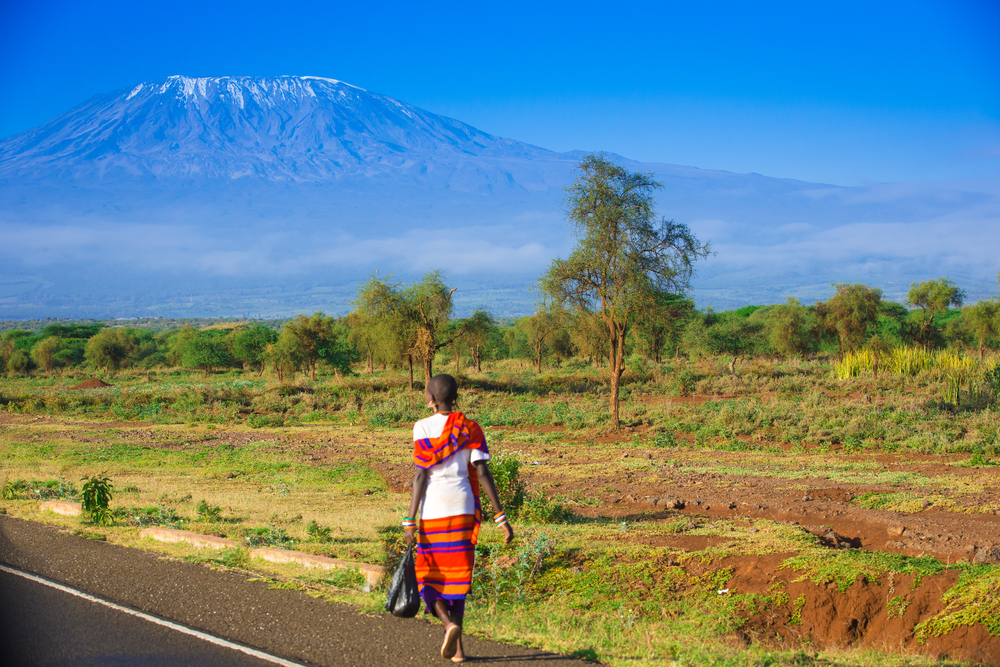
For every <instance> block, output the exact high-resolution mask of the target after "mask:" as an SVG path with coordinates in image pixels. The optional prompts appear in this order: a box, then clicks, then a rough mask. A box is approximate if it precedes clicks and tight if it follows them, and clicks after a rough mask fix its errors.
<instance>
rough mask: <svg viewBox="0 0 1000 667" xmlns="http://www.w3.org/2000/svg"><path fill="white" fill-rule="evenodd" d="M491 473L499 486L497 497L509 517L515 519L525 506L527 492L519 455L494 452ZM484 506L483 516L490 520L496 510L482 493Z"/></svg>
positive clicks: (491, 460) (500, 451)
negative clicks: (522, 477)
mask: <svg viewBox="0 0 1000 667" xmlns="http://www.w3.org/2000/svg"><path fill="white" fill-rule="evenodd" d="M489 465H490V472H491V473H492V474H493V481H494V482H495V483H496V486H497V495H498V496H500V503H501V504H502V505H503V509H504V512H506V513H507V516H508V517H510V518H512V519H513V518H514V517H516V516H517V515H518V513H519V512H520V511H521V507H522V506H523V505H524V500H525V495H526V490H525V484H524V480H522V479H521V459H519V458H518V456H517V454H509V453H507V452H504V451H502V450H499V449H497V450H494V451H493V453H492V458H491V459H490V464H489ZM480 498H481V499H482V505H483V516H484V517H487V518H490V517H492V516H493V515H494V514H495V513H496V510H495V509H493V506H492V504H491V503H490V500H489V498H487V497H486V494H485V493H480Z"/></svg>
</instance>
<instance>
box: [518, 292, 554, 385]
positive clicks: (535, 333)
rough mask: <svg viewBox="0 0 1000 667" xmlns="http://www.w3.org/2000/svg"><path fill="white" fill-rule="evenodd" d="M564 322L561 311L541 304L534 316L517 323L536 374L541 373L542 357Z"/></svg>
mask: <svg viewBox="0 0 1000 667" xmlns="http://www.w3.org/2000/svg"><path fill="white" fill-rule="evenodd" d="M564 320H565V318H564V317H563V311H562V309H560V308H558V307H549V306H548V305H546V304H541V305H539V306H538V307H537V308H536V310H535V314H534V315H530V316H528V317H524V318H521V321H520V322H518V323H517V326H518V328H520V329H521V331H523V332H524V336H525V339H526V340H527V342H528V345H529V346H530V347H531V356H532V358H533V359H534V361H535V372H536V373H541V372H542V356H543V355H544V354H545V350H546V349H548V347H549V346H550V343H551V341H552V339H553V338H554V337H555V335H556V333H557V332H558V331H559V330H560V329H561V328H562V327H563V322H564Z"/></svg>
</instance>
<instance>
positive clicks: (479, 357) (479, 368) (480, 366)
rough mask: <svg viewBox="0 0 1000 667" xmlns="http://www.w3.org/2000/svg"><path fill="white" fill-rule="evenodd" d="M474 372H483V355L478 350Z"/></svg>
mask: <svg viewBox="0 0 1000 667" xmlns="http://www.w3.org/2000/svg"><path fill="white" fill-rule="evenodd" d="M476 372H477V373H482V372H483V355H482V353H481V352H479V351H478V350H477V351H476Z"/></svg>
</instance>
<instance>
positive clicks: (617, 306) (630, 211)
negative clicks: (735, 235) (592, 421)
mask: <svg viewBox="0 0 1000 667" xmlns="http://www.w3.org/2000/svg"><path fill="white" fill-rule="evenodd" d="M578 171H579V176H578V177H577V179H576V181H575V182H574V183H573V185H571V186H570V187H569V188H568V189H567V194H566V200H565V205H566V210H567V217H568V218H569V220H570V223H571V225H572V226H573V228H574V231H575V232H576V235H577V237H578V239H579V240H578V242H577V245H576V247H575V248H574V249H573V252H572V253H571V254H570V256H569V258H568V259H557V260H554V261H553V262H552V266H551V268H550V269H549V271H548V273H546V274H545V275H544V276H543V277H542V279H541V287H542V289H543V291H544V292H546V293H547V294H549V295H550V296H552V297H553V299H554V300H555V301H556V303H559V304H562V303H565V302H569V303H571V304H573V305H574V306H576V307H577V308H580V309H584V310H589V311H592V312H595V313H597V314H598V315H599V316H600V318H601V320H602V321H603V322H604V325H605V327H606V329H607V337H608V352H609V355H608V356H609V358H608V375H609V380H610V385H611V397H610V403H611V405H610V407H611V415H612V420H613V421H614V424H615V426H616V427H617V426H619V425H620V418H619V393H620V391H619V390H620V385H621V377H622V373H623V372H624V370H625V339H626V336H627V335H628V331H629V328H630V327H631V326H632V325H633V324H634V323H635V320H636V318H637V317H638V315H639V313H640V312H641V311H642V310H643V309H644V308H647V307H649V305H650V304H651V303H652V302H653V301H654V299H655V298H656V295H658V294H661V293H663V292H673V293H684V292H687V291H688V290H689V289H690V281H691V276H692V275H693V273H694V262H695V261H696V260H698V259H701V258H703V257H707V256H708V255H709V247H708V244H702V243H701V242H699V241H698V239H697V238H696V237H695V235H694V234H693V233H692V232H691V230H690V229H688V227H687V225H685V224H681V223H677V222H674V221H673V220H666V219H660V220H657V219H656V215H655V212H654V201H653V192H654V191H655V190H657V189H658V188H662V187H663V186H662V185H661V184H660V183H657V182H656V181H654V180H653V178H652V175H651V174H646V173H639V172H630V171H628V170H627V169H625V168H624V167H621V166H620V165H617V164H615V163H614V162H612V161H611V160H610V158H608V156H607V155H605V154H603V153H599V154H594V155H588V156H587V157H585V158H584V159H583V161H582V162H581V163H580V165H579V167H578Z"/></svg>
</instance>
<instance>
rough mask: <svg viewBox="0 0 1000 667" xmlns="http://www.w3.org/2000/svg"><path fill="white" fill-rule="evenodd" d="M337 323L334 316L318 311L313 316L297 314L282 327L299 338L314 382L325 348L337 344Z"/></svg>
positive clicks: (305, 362) (283, 330) (305, 361)
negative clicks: (335, 328) (317, 366)
mask: <svg viewBox="0 0 1000 667" xmlns="http://www.w3.org/2000/svg"><path fill="white" fill-rule="evenodd" d="M335 324H336V322H335V321H334V319H333V318H332V317H327V316H326V315H324V314H323V313H321V312H318V311H317V312H315V313H313V314H312V317H306V316H305V315H296V316H295V319H294V320H292V321H291V322H287V323H285V326H284V327H283V329H282V333H284V332H285V331H287V332H289V333H290V334H291V335H293V336H295V337H296V338H297V339H298V340H299V347H300V348H301V350H302V356H303V360H304V364H305V365H306V366H308V367H309V371H310V377H311V378H312V381H313V382H315V381H316V364H317V363H318V362H319V361H320V359H322V358H323V356H324V350H327V349H330V348H331V347H335V346H336V345H337V339H338V332H337V331H335V330H334V325H335ZM345 335H346V334H345Z"/></svg>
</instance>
